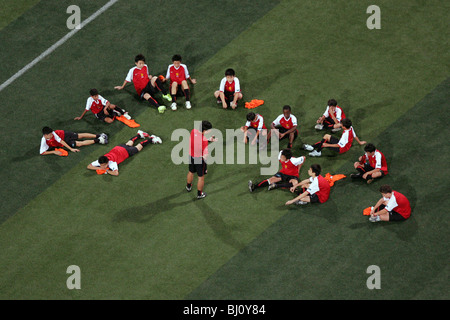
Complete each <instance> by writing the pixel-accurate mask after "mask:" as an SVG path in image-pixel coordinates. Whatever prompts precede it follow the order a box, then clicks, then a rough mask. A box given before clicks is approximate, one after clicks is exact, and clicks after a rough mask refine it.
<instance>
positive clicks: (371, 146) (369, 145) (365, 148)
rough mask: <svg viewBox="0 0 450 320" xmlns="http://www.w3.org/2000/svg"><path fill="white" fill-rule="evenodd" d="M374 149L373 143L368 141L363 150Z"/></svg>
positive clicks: (372, 150)
mask: <svg viewBox="0 0 450 320" xmlns="http://www.w3.org/2000/svg"><path fill="white" fill-rule="evenodd" d="M375 150H377V148H376V147H375V146H374V145H373V143H368V144H366V146H365V147H364V151H365V152H374V151H375Z"/></svg>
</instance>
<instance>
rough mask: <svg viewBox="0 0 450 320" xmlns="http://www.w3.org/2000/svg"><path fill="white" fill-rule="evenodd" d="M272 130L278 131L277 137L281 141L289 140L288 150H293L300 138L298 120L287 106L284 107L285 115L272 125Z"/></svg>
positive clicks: (280, 116)
mask: <svg viewBox="0 0 450 320" xmlns="http://www.w3.org/2000/svg"><path fill="white" fill-rule="evenodd" d="M270 127H271V129H278V132H277V131H276V135H277V137H278V138H279V139H280V140H281V139H284V138H286V137H288V138H289V143H288V148H289V149H290V148H292V143H293V142H294V140H295V139H296V138H297V136H298V130H297V118H296V117H295V116H294V115H293V114H291V107H290V106H288V105H286V106H284V107H283V114H280V115H279V116H278V117H277V118H276V119H275V120H274V121H273V122H272V124H271V125H270Z"/></svg>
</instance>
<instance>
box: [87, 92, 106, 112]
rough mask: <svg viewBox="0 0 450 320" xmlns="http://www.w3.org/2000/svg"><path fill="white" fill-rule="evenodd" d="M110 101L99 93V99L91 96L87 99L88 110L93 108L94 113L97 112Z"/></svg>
mask: <svg viewBox="0 0 450 320" xmlns="http://www.w3.org/2000/svg"><path fill="white" fill-rule="evenodd" d="M106 103H108V100H106V99H105V98H103V97H102V96H101V95H98V99H97V101H95V100H94V98H92V97H89V98H88V99H87V101H86V110H91V111H92V113H93V114H97V113H99V112H100V111H102V110H103V108H104V107H105V106H106Z"/></svg>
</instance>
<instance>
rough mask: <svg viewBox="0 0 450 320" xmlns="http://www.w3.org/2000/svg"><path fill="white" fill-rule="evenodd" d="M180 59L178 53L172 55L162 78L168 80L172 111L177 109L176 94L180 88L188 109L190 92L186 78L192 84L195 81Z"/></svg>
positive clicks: (189, 106)
mask: <svg viewBox="0 0 450 320" xmlns="http://www.w3.org/2000/svg"><path fill="white" fill-rule="evenodd" d="M181 60H182V58H181V56H180V55H179V54H176V55H174V56H173V57H172V64H171V65H169V67H168V68H167V73H166V77H165V78H164V79H163V81H167V80H170V95H171V97H172V101H173V102H172V104H171V106H170V108H171V109H172V110H174V111H175V110H177V95H179V92H178V90H179V89H180V88H181V89H182V90H183V93H184V96H185V98H186V109H190V108H191V107H192V106H191V93H190V90H189V85H188V83H187V80H189V81H190V82H191V83H192V84H196V83H197V80H196V79H192V78H191V76H190V75H189V71H188V68H187V66H186V65H185V64H183V63H181ZM180 95H181V93H180Z"/></svg>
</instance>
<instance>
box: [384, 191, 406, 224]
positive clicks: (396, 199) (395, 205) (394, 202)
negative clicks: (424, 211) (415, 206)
mask: <svg viewBox="0 0 450 320" xmlns="http://www.w3.org/2000/svg"><path fill="white" fill-rule="evenodd" d="M384 200H387V199H386V198H384ZM384 208H385V209H386V210H387V211H389V212H390V211H392V210H394V211H395V212H397V213H398V214H400V215H401V216H402V217H403V218H405V219H408V218H409V217H410V216H411V205H410V204H409V200H408V199H407V198H406V197H405V196H404V195H403V194H401V193H400V192H398V191H392V196H391V197H390V199H389V201H388V203H387V205H386V206H385V207H384Z"/></svg>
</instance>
